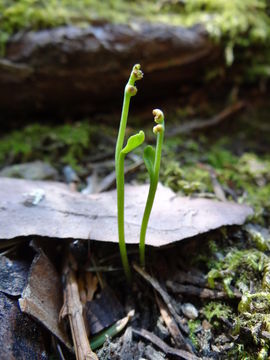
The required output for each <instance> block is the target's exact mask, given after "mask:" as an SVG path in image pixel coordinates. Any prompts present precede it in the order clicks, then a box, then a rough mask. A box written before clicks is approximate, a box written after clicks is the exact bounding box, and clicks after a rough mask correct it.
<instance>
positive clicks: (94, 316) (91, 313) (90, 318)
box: [85, 287, 124, 336]
mask: <svg viewBox="0 0 270 360" xmlns="http://www.w3.org/2000/svg"><path fill="white" fill-rule="evenodd" d="M85 314H86V319H87V323H88V326H89V329H90V334H91V336H92V335H95V334H97V333H98V332H100V331H102V330H104V329H105V328H107V327H109V326H111V325H112V324H113V323H115V322H116V321H118V320H120V319H121V318H122V317H123V314H124V310H123V307H122V305H121V304H120V303H119V301H118V299H117V298H116V296H115V295H114V292H113V291H112V290H111V289H110V288H109V287H105V288H104V289H103V290H102V291H101V293H100V296H99V297H98V298H97V299H95V300H92V301H88V302H87V303H86V306H85Z"/></svg>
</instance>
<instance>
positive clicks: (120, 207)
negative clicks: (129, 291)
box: [116, 153, 131, 281]
mask: <svg viewBox="0 0 270 360" xmlns="http://www.w3.org/2000/svg"><path fill="white" fill-rule="evenodd" d="M124 160H125V155H124V154H122V153H120V155H119V158H118V165H117V168H116V178H117V211H118V239H119V249H120V254H121V259H122V264H123V268H124V271H125V274H126V277H127V279H128V281H131V271H130V266H129V262H128V256H127V248H126V243H125V228H124V205H125V195H124V186H125V176H124Z"/></svg>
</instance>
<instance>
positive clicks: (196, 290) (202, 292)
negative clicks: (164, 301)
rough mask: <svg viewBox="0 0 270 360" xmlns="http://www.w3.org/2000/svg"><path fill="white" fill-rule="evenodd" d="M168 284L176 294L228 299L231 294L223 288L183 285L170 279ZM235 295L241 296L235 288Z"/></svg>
mask: <svg viewBox="0 0 270 360" xmlns="http://www.w3.org/2000/svg"><path fill="white" fill-rule="evenodd" d="M166 285H167V286H168V288H170V290H172V291H173V292H174V293H175V294H186V295H192V296H197V297H199V298H201V299H227V298H228V297H229V295H228V294H227V293H226V292H224V291H221V290H212V289H207V288H200V287H197V286H194V285H183V284H176V283H175V282H173V281H171V280H168V281H167V282H166ZM234 296H235V297H237V298H241V294H240V292H238V291H236V290H234Z"/></svg>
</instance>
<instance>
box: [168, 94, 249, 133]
mask: <svg viewBox="0 0 270 360" xmlns="http://www.w3.org/2000/svg"><path fill="white" fill-rule="evenodd" d="M244 107H245V103H244V102H243V101H238V102H237V103H235V104H233V105H230V106H228V107H226V108H225V109H223V110H222V111H221V112H220V113H218V114H217V115H215V116H213V117H212V118H210V119H206V120H193V121H188V122H187V123H185V124H182V125H179V126H174V127H173V128H171V129H167V130H166V137H173V136H176V135H179V134H186V133H189V132H191V131H194V130H201V129H205V128H208V127H211V126H215V125H218V124H219V123H221V122H222V121H224V120H227V119H228V118H229V117H231V116H233V115H235V114H236V113H237V112H239V111H240V110H242V109H243V108H244Z"/></svg>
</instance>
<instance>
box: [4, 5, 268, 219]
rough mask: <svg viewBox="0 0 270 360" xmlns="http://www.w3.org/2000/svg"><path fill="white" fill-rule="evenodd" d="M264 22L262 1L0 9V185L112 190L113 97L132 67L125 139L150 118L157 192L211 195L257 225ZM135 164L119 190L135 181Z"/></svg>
mask: <svg viewBox="0 0 270 360" xmlns="http://www.w3.org/2000/svg"><path fill="white" fill-rule="evenodd" d="M269 11H270V5H269V2H268V1H266V0H245V1H243V0H160V1H149V0H147V1H146V0H136V1H135V0H133V1H126V0H111V1H104V2H100V1H97V0H80V1H78V0H76V1H75V0H46V1H43V0H17V1H13V0H0V124H1V128H0V136H1V141H0V169H1V170H0V175H2V176H16V177H26V178H29V179H55V180H63V181H67V182H70V181H75V182H76V183H77V184H78V187H79V189H83V188H86V189H87V190H86V192H96V191H103V190H107V189H110V188H112V187H114V177H113V169H114V163H113V156H114V155H113V154H114V146H115V139H116V136H117V130H118V125H119V118H120V113H121V106H122V97H123V90H124V86H125V83H126V81H127V79H128V77H129V74H130V71H131V68H132V66H133V65H134V64H135V63H140V64H141V66H142V70H143V72H144V74H145V76H144V79H143V80H142V81H140V82H139V83H138V90H139V91H138V94H137V95H136V97H134V98H133V99H132V103H131V109H130V118H129V122H128V125H129V128H128V129H127V132H128V133H133V131H136V130H137V129H141V128H142V129H143V130H145V131H146V139H147V142H148V143H149V142H150V143H151V142H154V141H155V139H154V137H153V134H152V126H153V121H152V115H151V111H152V109H153V108H156V107H159V108H162V109H163V111H164V112H165V115H166V121H167V127H166V141H165V145H164V154H163V157H164V161H163V165H162V169H161V180H162V181H163V182H164V183H165V184H167V185H169V186H170V187H171V188H172V189H173V190H174V191H179V192H181V193H183V194H197V195H198V194H199V195H203V194H204V195H206V196H209V197H216V196H217V193H216V188H215V181H219V182H220V183H221V185H222V187H223V188H224V189H223V190H224V192H225V195H224V196H225V198H229V199H234V200H237V201H246V202H249V203H251V204H252V205H253V206H254V205H255V206H257V208H258V213H260V214H264V215H265V212H266V211H268V210H267V209H268V208H269V200H268V199H269V196H268V194H269V193H270V189H269V184H268V176H269V175H268V174H269V169H270V166H269V164H270V163H269V140H268V139H269V132H270V130H269V120H268V111H269V100H268V98H269V96H268V79H269V75H270V66H269V59H270V17H269ZM141 151H142V150H141V149H139V150H137V152H135V154H133V155H132V156H130V157H129V159H128V162H127V166H128V167H127V179H128V180H129V181H135V180H136V181H145V180H146V176H145V171H144V167H143V166H142V161H141ZM135 170H136V171H135ZM104 179H105V180H104ZM215 179H216V180H215ZM103 180H104V181H105V183H103V182H102V181H103ZM258 184H259V190H258ZM254 186H255V187H254ZM255 190H256V191H255ZM224 196H223V195H222V197H223V198H224ZM262 203H263V204H262ZM267 214H268V213H267Z"/></svg>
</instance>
